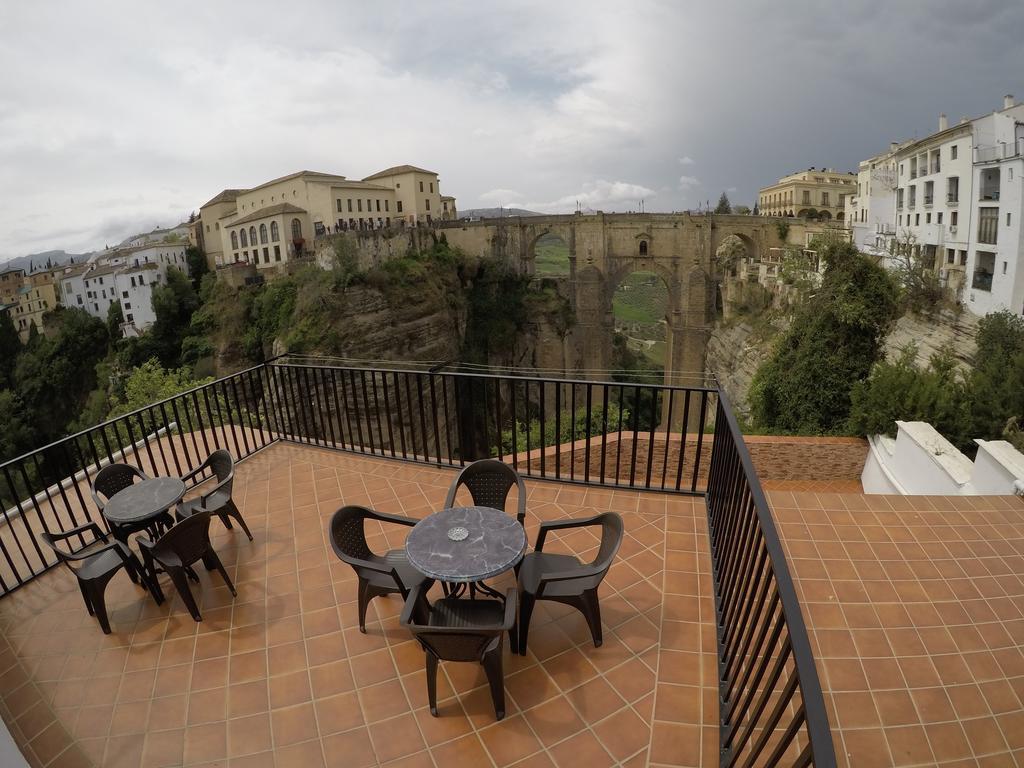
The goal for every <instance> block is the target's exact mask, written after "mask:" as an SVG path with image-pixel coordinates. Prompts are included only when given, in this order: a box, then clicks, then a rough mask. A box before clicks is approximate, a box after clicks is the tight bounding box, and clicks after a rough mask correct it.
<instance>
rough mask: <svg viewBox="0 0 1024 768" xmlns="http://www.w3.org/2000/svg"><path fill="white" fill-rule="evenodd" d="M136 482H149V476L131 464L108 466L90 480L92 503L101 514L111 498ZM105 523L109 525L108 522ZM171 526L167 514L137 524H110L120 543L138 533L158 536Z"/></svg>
mask: <svg viewBox="0 0 1024 768" xmlns="http://www.w3.org/2000/svg"><path fill="white" fill-rule="evenodd" d="M137 480H149V475H147V474H146V473H145V472H143V471H142V470H141V469H139V468H138V467H133V466H132V465H131V464H108V465H107V466H105V467H104V468H103V469H101V470H100V471H99V472H97V473H96V475H95V476H94V477H93V479H92V500H93V503H95V504H96V508H97V509H98V510H99V511H100V513H101V514H102V512H103V508H104V507H105V506H106V505H107V502H108V501H110V497H111V496H113V495H114V494H115V493H117V492H118V491H123V490H124V489H125V488H128V487H130V486H132V485H134V484H135V482H136V481H137ZM107 522H108V523H110V521H109V520H108V521H107ZM172 525H174V518H173V517H171V515H170V513H169V512H164V513H162V514H160V515H159V516H158V517H157V518H155V519H150V520H146V521H143V522H139V523H120V524H117V523H110V526H111V528H112V529H113V528H116V529H117V531H116V534H117V536H118V537H119V538H120V539H121V540H122V541H125V540H127V538H128V536H129V535H130V534H132V533H138V532H139V531H148V532H149V534H150V535H151V536H159V535H160V534H161V533H162V532H163V531H166V530H167V529H168V528H170V527H171V526H172Z"/></svg>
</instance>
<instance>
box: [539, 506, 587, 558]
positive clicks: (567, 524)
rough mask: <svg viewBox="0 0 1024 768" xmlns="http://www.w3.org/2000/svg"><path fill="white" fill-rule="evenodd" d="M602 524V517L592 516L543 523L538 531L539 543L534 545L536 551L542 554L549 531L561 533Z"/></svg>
mask: <svg viewBox="0 0 1024 768" xmlns="http://www.w3.org/2000/svg"><path fill="white" fill-rule="evenodd" d="M600 523H601V515H600V514H597V515H592V516H591V517H574V518H571V519H569V520H551V521H548V522H542V523H541V524H540V529H539V530H538V531H537V543H536V544H535V545H534V547H533V548H534V550H536V551H537V552H540V551H541V550H543V549H544V539H545V538H547V535H548V531H560V530H565V529H566V528H585V527H586V526H588V525H599V524H600Z"/></svg>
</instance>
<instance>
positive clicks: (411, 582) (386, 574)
mask: <svg viewBox="0 0 1024 768" xmlns="http://www.w3.org/2000/svg"><path fill="white" fill-rule="evenodd" d="M367 520H376V521H378V522H381V523H394V524H396V525H404V526H408V527H410V528H411V527H412V526H414V525H416V523H417V522H419V521H417V520H414V519H413V518H410V517H401V516H400V515H388V514H385V513H383V512H377V511H375V510H372V509H367V508H366V507H360V506H354V505H353V506H346V507H342V508H341V509H339V510H338V511H337V512H335V513H334V516H333V517H332V518H331V524H330V534H331V546H332V547H333V548H334V554H336V555H337V556H338V559H339V560H341V561H343V562H346V563H348V564H349V565H351V566H352V570H354V571H355V572H356V576H357V577H358V578H359V587H358V590H359V598H358V599H359V631H360V632H362V633H364V634H365V633H366V608H367V606H369V604H370V600H372V599H373V598H375V597H379V596H381V595H394V594H400V595H401V596H402V599H403V600H405V599H407V598H408V597H409V591H410V590H411V589H412V588H413V587H415V586H418V585H420V584H423V585H425V588H427V589H429V588H430V586H431V585H432V584H433V583H434V580H433V579H431V578H429V577H428V576H425V575H424V574H422V573H420V572H419V571H417V570H416V569H415V568H414V567H413V566H412V564H411V563H410V562H409V560H408V558H407V557H406V556H405V550H404V549H392V550H390V551H388V552H386V553H384V554H383V555H378V554H375V553H373V552H372V551H371V550H370V546H369V544H367V542H366V529H365V523H366V521H367Z"/></svg>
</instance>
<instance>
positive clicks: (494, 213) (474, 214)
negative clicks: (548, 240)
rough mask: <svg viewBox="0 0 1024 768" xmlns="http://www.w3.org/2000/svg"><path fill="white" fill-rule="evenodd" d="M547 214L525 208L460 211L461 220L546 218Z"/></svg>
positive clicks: (468, 209) (469, 209)
mask: <svg viewBox="0 0 1024 768" xmlns="http://www.w3.org/2000/svg"><path fill="white" fill-rule="evenodd" d="M546 215H547V214H544V213H538V212H537V211H528V210H526V209H525V208H467V209H466V210H464V211H462V210H460V211H459V218H460V219H500V218H508V217H509V216H546Z"/></svg>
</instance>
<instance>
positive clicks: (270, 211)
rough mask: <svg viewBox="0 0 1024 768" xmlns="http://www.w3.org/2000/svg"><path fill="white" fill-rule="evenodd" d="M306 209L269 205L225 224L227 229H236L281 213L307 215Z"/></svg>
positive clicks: (294, 206)
mask: <svg viewBox="0 0 1024 768" xmlns="http://www.w3.org/2000/svg"><path fill="white" fill-rule="evenodd" d="M305 212H306V211H305V209H303V208H299V206H297V205H292V204H291V203H278V204H277V205H268V206H267V207H266V208H260V209H259V210H258V211H253V212H252V213H250V214H249V215H248V216H244V217H242V218H241V219H239V220H238V221H232V222H231V223H230V224H225V225H224V226H226V227H234V226H237V225H238V224H248V223H249V222H250V221H258V220H259V219H265V218H267V217H269V216H277V215H278V214H281V213H305Z"/></svg>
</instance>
